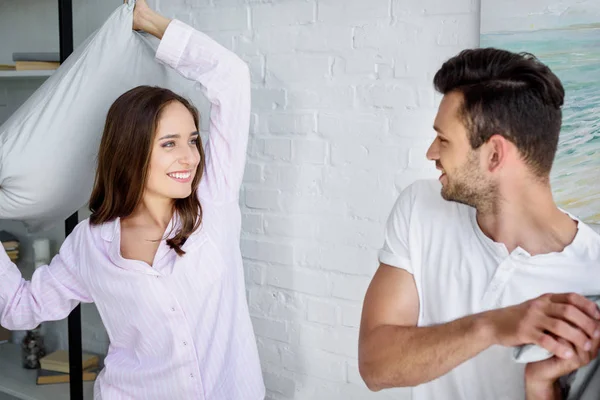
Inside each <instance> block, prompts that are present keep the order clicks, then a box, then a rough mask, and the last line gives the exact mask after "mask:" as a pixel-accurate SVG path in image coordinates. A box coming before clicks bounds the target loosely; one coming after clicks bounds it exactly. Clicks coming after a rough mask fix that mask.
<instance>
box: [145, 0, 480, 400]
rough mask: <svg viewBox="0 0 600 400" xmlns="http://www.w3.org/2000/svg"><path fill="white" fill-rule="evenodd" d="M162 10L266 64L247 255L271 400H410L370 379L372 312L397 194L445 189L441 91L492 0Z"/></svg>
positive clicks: (222, 2) (169, 1) (260, 66)
mask: <svg viewBox="0 0 600 400" xmlns="http://www.w3.org/2000/svg"><path fill="white" fill-rule="evenodd" d="M153 4H156V3H153ZM158 5H159V8H160V10H161V11H162V12H163V13H165V14H168V15H175V16H177V17H178V18H179V19H182V20H183V21H185V22H188V23H191V24H192V25H193V26H195V27H196V28H198V29H202V30H204V31H206V32H208V33H209V34H211V35H212V36H213V37H215V38H216V39H217V40H218V41H219V42H221V43H222V44H224V45H225V46H227V47H228V48H230V49H233V50H234V51H235V52H236V53H237V54H239V55H241V56H242V57H243V58H244V59H245V60H246V61H247V62H248V63H249V65H250V66H251V70H252V78H253V83H254V84H253V93H252V96H253V99H252V102H253V108H252V112H253V119H252V137H251V142H250V146H249V149H248V156H249V159H248V164H247V167H246V179H245V182H244V186H243V193H242V208H243V215H244V225H243V238H242V250H243V254H244V258H245V266H246V269H247V275H246V276H247V288H248V294H249V302H250V309H251V313H252V316H253V321H254V327H255V331H256V334H257V336H258V342H259V349H260V355H261V359H262V364H263V369H264V376H265V380H266V385H267V388H268V394H269V398H270V399H303V400H304V399H306V400H308V399H310V400H318V399H323V400H336V399H339V400H349V399H370V398H373V399H376V398H380V399H383V398H395V399H407V398H408V397H409V396H408V394H407V392H406V391H402V390H399V391H388V392H382V393H378V394H372V393H370V392H369V391H368V390H367V389H366V388H365V386H364V384H363V383H362V381H361V379H360V376H359V374H358V369H357V362H356V359H357V339H358V326H359V319H360V312H361V303H362V299H363V296H364V292H365V290H366V287H367V285H368V283H369V281H370V278H371V276H372V274H373V272H374V270H375V268H376V267H377V265H378V262H377V258H376V252H377V249H378V248H379V247H380V245H381V243H382V236H383V235H382V231H383V225H384V222H385V219H386V217H387V215H388V213H389V211H390V209H391V206H392V204H393V202H394V199H395V197H396V196H397V194H398V191H399V190H400V189H402V188H404V187H405V186H406V185H407V184H409V183H410V182H412V181H413V180H415V179H417V178H419V177H429V176H436V175H437V174H436V173H435V170H434V166H433V164H432V163H430V162H428V161H426V159H425V151H426V148H427V146H428V145H429V143H430V140H431V139H432V138H433V130H432V128H431V126H432V124H433V117H434V115H435V110H436V106H437V102H438V97H437V96H436V95H435V94H434V90H433V88H432V83H431V81H432V77H433V75H434V73H435V72H436V71H437V69H438V68H439V67H440V66H441V63H442V60H444V59H446V58H448V57H450V56H453V55H454V54H456V53H458V51H460V50H461V49H463V48H465V47H476V46H477V45H478V36H479V4H478V2H477V1H475V0H453V1H448V0H369V1H365V0H316V1H315V0H311V1H303V0H286V1H273V2H269V3H264V2H260V1H253V0H202V1H199V0H177V1H175V0H158ZM204 112H206V111H204Z"/></svg>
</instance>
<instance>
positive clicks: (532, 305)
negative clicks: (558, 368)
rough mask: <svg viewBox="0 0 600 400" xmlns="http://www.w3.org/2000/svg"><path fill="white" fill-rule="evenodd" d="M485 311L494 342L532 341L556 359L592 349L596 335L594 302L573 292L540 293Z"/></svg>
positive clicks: (598, 322) (598, 323)
mask: <svg viewBox="0 0 600 400" xmlns="http://www.w3.org/2000/svg"><path fill="white" fill-rule="evenodd" d="M485 314H486V317H487V318H489V319H490V324H491V327H492V332H493V335H494V337H495V342H496V343H498V344H500V345H503V346H508V347H512V346H520V345H523V344H536V345H538V346H541V347H543V348H545V349H546V350H548V351H549V352H551V353H552V354H554V355H555V356H556V357H557V358H559V359H564V360H569V359H571V358H572V357H574V356H575V354H576V353H577V354H580V353H586V352H590V351H592V349H593V347H594V343H596V342H597V341H598V338H600V311H599V310H598V307H597V306H596V303H594V302H593V301H591V300H588V299H586V298H585V297H583V296H581V295H578V294H575V293H568V294H567V293H565V294H544V295H542V296H540V297H537V298H535V299H532V300H529V301H526V302H524V303H521V304H517V305H515V306H511V307H506V308H501V309H497V310H492V311H488V312H487V313H485ZM560 339H562V340H560ZM571 344H572V345H573V346H571ZM588 362H589V361H588Z"/></svg>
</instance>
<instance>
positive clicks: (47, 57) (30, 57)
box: [12, 52, 60, 62]
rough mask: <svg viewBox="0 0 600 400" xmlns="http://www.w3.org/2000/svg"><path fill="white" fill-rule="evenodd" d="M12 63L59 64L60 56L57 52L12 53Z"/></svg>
mask: <svg viewBox="0 0 600 400" xmlns="http://www.w3.org/2000/svg"><path fill="white" fill-rule="evenodd" d="M12 59H13V61H45V62H60V54H59V53H58V52H29V53H27V52H21V53H13V55H12Z"/></svg>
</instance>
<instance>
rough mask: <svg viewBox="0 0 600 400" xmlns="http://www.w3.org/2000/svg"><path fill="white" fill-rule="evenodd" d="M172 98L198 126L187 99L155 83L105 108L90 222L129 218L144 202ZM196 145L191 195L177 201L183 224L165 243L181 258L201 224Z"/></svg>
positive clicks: (201, 169) (201, 165) (200, 169)
mask: <svg viewBox="0 0 600 400" xmlns="http://www.w3.org/2000/svg"><path fill="white" fill-rule="evenodd" d="M173 101H177V102H179V103H181V104H183V105H184V106H185V107H186V108H187V109H188V110H189V111H190V113H191V114H192V116H193V118H194V122H195V124H196V129H198V130H200V127H199V114H198V110H197V109H196V108H195V107H194V106H193V105H192V104H191V103H190V102H189V101H188V100H186V99H185V98H183V97H181V96H179V95H178V94H176V93H174V92H172V91H170V90H168V89H163V88H159V87H152V86H138V87H136V88H134V89H131V90H129V91H128V92H126V93H124V94H123V95H121V96H120V97H119V98H118V99H117V100H116V101H115V102H114V103H113V104H112V106H111V107H110V109H109V110H108V115H107V117H106V124H105V125H104V132H103V134H102V141H101V142H100V150H99V152H98V167H97V170H96V179H95V182H94V189H93V190H92V194H91V196H90V201H89V206H90V210H91V212H92V215H91V216H90V223H91V224H92V225H99V224H102V223H105V222H109V221H112V220H114V219H116V218H119V217H120V218H124V217H127V216H129V215H131V214H132V213H133V211H134V210H135V209H136V207H137V206H138V205H139V204H140V202H141V201H142V196H143V194H144V187H145V185H146V178H147V176H148V165H149V163H150V155H151V152H152V145H153V142H154V137H155V135H156V129H157V127H158V122H159V120H160V117H161V114H162V111H163V110H164V108H165V107H166V106H167V105H168V104H170V103H171V102H173ZM196 146H197V147H198V152H199V153H200V163H199V164H198V169H197V171H196V176H195V177H194V180H193V181H192V194H191V195H190V196H188V197H186V198H183V199H175V202H174V216H176V217H177V218H178V219H179V221H180V222H181V224H180V229H179V230H178V231H177V232H176V233H175V235H174V236H173V237H172V238H170V239H167V244H168V245H169V246H170V247H171V248H172V249H173V250H175V252H176V253H177V254H178V255H180V256H181V255H183V254H185V252H184V251H183V250H182V249H181V246H183V244H184V243H185V241H186V240H187V238H188V237H189V236H190V235H191V234H192V233H193V232H194V231H196V229H198V228H199V227H200V224H201V222H202V207H201V205H200V201H199V200H198V196H197V194H196V190H197V188H198V183H199V182H200V179H201V178H202V174H203V173H204V150H203V148H202V143H201V141H200V140H198V142H197V145H196Z"/></svg>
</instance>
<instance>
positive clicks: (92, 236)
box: [68, 218, 114, 244]
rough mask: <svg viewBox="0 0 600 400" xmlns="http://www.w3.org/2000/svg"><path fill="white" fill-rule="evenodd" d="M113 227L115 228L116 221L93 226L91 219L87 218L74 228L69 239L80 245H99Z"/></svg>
mask: <svg viewBox="0 0 600 400" xmlns="http://www.w3.org/2000/svg"><path fill="white" fill-rule="evenodd" d="M112 226H114V221H109V222H103V223H101V224H93V223H92V222H91V221H90V219H89V218H85V219H83V220H81V221H79V223H78V224H77V225H76V226H75V228H73V231H72V232H71V234H70V235H69V236H68V238H69V239H70V240H71V241H73V242H76V243H78V244H84V243H87V242H91V243H97V241H98V240H99V239H102V238H105V236H106V235H107V234H108V233H110V232H111V231H112V228H111V227H112Z"/></svg>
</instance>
